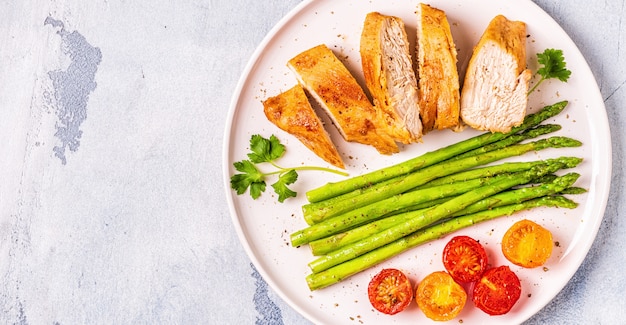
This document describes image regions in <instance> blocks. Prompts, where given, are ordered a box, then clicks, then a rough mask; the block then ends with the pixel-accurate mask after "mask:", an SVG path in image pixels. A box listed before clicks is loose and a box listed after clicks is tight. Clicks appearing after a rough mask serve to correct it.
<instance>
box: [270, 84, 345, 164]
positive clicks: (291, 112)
mask: <svg viewBox="0 0 626 325" xmlns="http://www.w3.org/2000/svg"><path fill="white" fill-rule="evenodd" d="M263 110H264V112H265V116H267V119H268V120H269V121H270V122H272V123H274V124H275V125H276V126H278V127H279V128H280V129H281V130H283V131H286V132H288V133H289V134H291V135H293V136H295V137H296V138H297V139H298V140H300V142H302V143H303V144H304V145H305V146H306V147H307V148H309V150H311V151H313V152H314V153H315V154H316V155H317V156H319V157H320V158H322V159H324V160H325V161H326V162H328V163H330V164H332V165H334V166H336V167H339V168H345V166H344V164H343V161H342V159H341V156H340V155H339V152H337V148H336V147H335V145H334V144H333V142H332V140H331V139H330V136H329V135H328V133H327V132H326V130H325V129H324V125H323V123H322V121H321V120H320V118H319V117H318V116H317V114H316V113H315V110H314V109H313V107H312V106H311V103H310V102H309V99H308V97H307V96H306V93H305V92H304V89H303V88H302V86H301V85H295V86H294V87H292V88H291V89H289V90H287V91H285V92H283V93H280V94H278V95H276V96H273V97H270V98H268V99H266V100H265V101H264V102H263Z"/></svg>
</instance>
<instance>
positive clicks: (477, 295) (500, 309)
mask: <svg viewBox="0 0 626 325" xmlns="http://www.w3.org/2000/svg"><path fill="white" fill-rule="evenodd" d="M521 294H522V285H521V283H520V280H519V278H518V277H517V275H516V274H515V272H513V271H512V270H511V269H510V268H509V267H508V266H506V265H502V266H499V267H495V268H492V269H489V270H487V271H486V272H485V273H484V274H483V276H482V277H481V278H480V280H479V281H478V282H476V283H475V284H474V289H473V291H472V301H473V302H474V304H475V305H476V307H478V308H479V309H480V310H482V311H484V312H485V313H487V314H489V315H493V316H495V315H504V314H506V313H508V312H509V311H510V310H511V309H512V308H513V306H514V305H515V303H516V302H517V301H518V300H519V297H520V295H521Z"/></svg>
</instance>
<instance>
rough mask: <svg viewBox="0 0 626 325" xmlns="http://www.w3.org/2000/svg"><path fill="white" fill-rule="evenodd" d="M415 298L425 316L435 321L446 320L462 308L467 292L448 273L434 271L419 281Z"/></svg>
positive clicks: (454, 315) (453, 316)
mask: <svg viewBox="0 0 626 325" xmlns="http://www.w3.org/2000/svg"><path fill="white" fill-rule="evenodd" d="M415 300H416V301H417V305H418V306H419V308H420V310H421V311H422V312H423V313H424V315H426V317H428V318H430V319H432V320H436V321H448V320H451V319H453V318H455V317H456V316H457V315H458V314H459V313H460V312H461V311H462V310H463V307H464V306H465V302H466V301H467V293H466V292H465V289H463V287H462V286H461V285H460V284H458V283H456V281H454V279H453V278H452V276H450V274H448V273H447V272H444V271H435V272H433V273H430V274H429V275H427V276H426V277H425V278H424V279H422V281H421V282H420V283H419V285H418V286H417V290H416V292H415Z"/></svg>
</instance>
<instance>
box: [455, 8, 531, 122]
mask: <svg viewBox="0 0 626 325" xmlns="http://www.w3.org/2000/svg"><path fill="white" fill-rule="evenodd" d="M531 76H532V72H531V71H530V70H529V69H526V24H525V23H524V22H521V21H511V20H508V19H507V18H506V17H504V16H502V15H498V16H496V17H495V18H493V19H492V20H491V22H490V23H489V26H488V27H487V29H486V30H485V32H484V33H483V35H482V37H481V38H480V40H479V42H478V44H477V45H476V46H475V47H474V51H473V53H472V56H471V58H470V61H469V63H468V66H467V70H466V74H465V79H464V82H463V87H462V90H461V119H462V120H463V122H465V123H466V124H467V125H469V126H471V127H473V128H475V129H479V130H486V131H491V132H508V131H509V130H510V129H511V128H512V127H514V126H517V125H519V124H521V123H522V121H523V120H524V116H525V115H526V106H527V103H528V97H527V93H528V87H529V82H530V78H531Z"/></svg>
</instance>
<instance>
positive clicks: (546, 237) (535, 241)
mask: <svg viewBox="0 0 626 325" xmlns="http://www.w3.org/2000/svg"><path fill="white" fill-rule="evenodd" d="M553 246H554V242H553V241H552V233H551V232H550V231H549V230H548V229H546V228H544V227H542V226H541V225H539V224H537V223H535V222H534V221H531V220H528V219H524V220H521V221H518V222H516V223H515V224H513V225H512V226H511V227H510V228H509V229H508V230H507V231H506V233H505V234H504V237H503V238H502V253H503V254H504V257H506V259H507V260H509V261H510V262H511V263H513V264H515V265H519V266H522V267H526V268H533V267H537V266H541V265H543V264H544V263H545V262H546V261H547V260H548V258H550V255H552V247H553Z"/></svg>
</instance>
